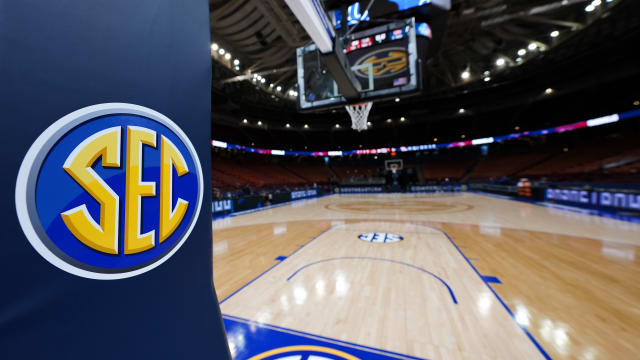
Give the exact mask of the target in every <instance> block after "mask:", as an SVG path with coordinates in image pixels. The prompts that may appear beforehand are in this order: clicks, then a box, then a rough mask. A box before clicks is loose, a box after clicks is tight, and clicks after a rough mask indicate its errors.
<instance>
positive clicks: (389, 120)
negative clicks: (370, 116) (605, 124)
mask: <svg viewBox="0 0 640 360" xmlns="http://www.w3.org/2000/svg"><path fill="white" fill-rule="evenodd" d="M634 104H635V103H634ZM391 121H392V120H391V119H387V122H388V123H390V122H391Z"/></svg>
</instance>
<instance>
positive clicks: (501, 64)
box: [496, 58, 506, 66]
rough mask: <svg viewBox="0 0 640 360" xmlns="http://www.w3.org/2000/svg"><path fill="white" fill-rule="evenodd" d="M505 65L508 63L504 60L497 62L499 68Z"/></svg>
mask: <svg viewBox="0 0 640 360" xmlns="http://www.w3.org/2000/svg"><path fill="white" fill-rule="evenodd" d="M505 63H506V61H505V60H504V59H503V58H499V59H498V60H496V65H498V66H504V64H505Z"/></svg>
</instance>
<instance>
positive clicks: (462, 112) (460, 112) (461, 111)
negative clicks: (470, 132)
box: [458, 108, 466, 114]
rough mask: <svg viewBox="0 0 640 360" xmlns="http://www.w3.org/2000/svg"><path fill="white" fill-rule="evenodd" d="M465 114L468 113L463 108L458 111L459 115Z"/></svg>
mask: <svg viewBox="0 0 640 360" xmlns="http://www.w3.org/2000/svg"><path fill="white" fill-rule="evenodd" d="M465 112H466V110H465V109H463V108H460V110H458V114H464V113H465Z"/></svg>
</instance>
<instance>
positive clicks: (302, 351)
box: [249, 345, 360, 360]
mask: <svg viewBox="0 0 640 360" xmlns="http://www.w3.org/2000/svg"><path fill="white" fill-rule="evenodd" d="M285 359H287V360H301V359H317V360H360V359H358V358H357V357H355V356H353V355H349V354H347V353H345V352H342V351H340V350H336V349H331V348H327V347H323V346H313V345H298V346H287V347H283V348H279V349H274V350H269V351H266V352H264V353H262V354H260V355H256V356H253V357H251V358H250V359H249V360H285Z"/></svg>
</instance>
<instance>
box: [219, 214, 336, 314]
mask: <svg viewBox="0 0 640 360" xmlns="http://www.w3.org/2000/svg"><path fill="white" fill-rule="evenodd" d="M332 228H333V226H329V227H328V228H327V229H325V230H324V231H322V232H321V233H320V234H318V235H316V236H315V237H314V238H313V239H311V240H309V241H307V242H306V243H305V244H304V245H302V246H300V247H299V248H297V249H296V250H294V251H293V252H292V253H291V254H289V256H287V258H290V257H291V256H293V254H295V253H297V252H298V251H300V250H301V249H302V248H304V247H305V246H307V245H309V244H310V243H311V242H312V241H313V240H315V239H317V238H319V237H320V236H322V235H324V234H325V233H326V232H327V231H329V230H331V229H332ZM283 262H284V260H283V261H279V262H277V263H275V264H273V266H271V267H270V268H268V269H267V270H265V271H264V272H262V274H260V275H258V276H256V277H255V278H253V279H252V280H251V281H249V282H248V283H246V284H244V285H243V286H242V287H241V288H240V289H238V290H236V291H234V292H232V293H231V295H229V296H227V297H226V298H224V299H223V300H222V301H220V305H222V304H223V303H224V302H225V301H227V300H229V299H230V298H231V297H232V296H234V295H235V294H237V293H239V292H240V291H242V290H243V289H244V288H246V287H247V286H249V285H251V284H252V283H253V282H254V281H256V280H258V279H259V278H261V277H262V276H263V275H264V274H266V273H268V272H269V271H271V270H273V268H274V267H276V266H278V265H280V264H282V263H283Z"/></svg>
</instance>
